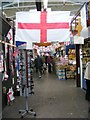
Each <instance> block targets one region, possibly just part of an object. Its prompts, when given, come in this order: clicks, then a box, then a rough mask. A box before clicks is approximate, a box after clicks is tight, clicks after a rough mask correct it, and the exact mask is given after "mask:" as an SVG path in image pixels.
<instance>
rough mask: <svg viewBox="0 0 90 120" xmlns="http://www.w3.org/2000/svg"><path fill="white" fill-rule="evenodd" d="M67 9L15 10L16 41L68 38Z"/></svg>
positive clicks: (30, 41) (44, 40) (47, 40)
mask: <svg viewBox="0 0 90 120" xmlns="http://www.w3.org/2000/svg"><path fill="white" fill-rule="evenodd" d="M69 16H70V12H69V11H53V12H17V14H16V37H15V38H16V39H15V40H16V41H26V42H27V47H28V48H30V46H29V45H30V43H32V42H52V41H66V40H67V39H68V38H69V35H70V32H69V20H70V19H69Z"/></svg>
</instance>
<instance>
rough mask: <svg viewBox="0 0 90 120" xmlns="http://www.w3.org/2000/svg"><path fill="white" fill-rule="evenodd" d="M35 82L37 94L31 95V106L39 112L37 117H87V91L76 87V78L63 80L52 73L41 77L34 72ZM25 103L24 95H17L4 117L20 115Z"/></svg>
mask: <svg viewBox="0 0 90 120" xmlns="http://www.w3.org/2000/svg"><path fill="white" fill-rule="evenodd" d="M34 84H35V86H34V91H35V94H34V95H32V96H30V97H29V106H30V107H32V108H33V109H34V111H35V112H36V113H37V116H36V118H87V116H88V113H87V109H88V107H87V101H86V100H85V98H84V97H85V93H84V92H83V90H81V89H80V88H76V87H75V80H63V81H61V80H58V78H57V77H56V75H54V74H52V73H50V74H49V73H46V74H44V75H43V77H42V78H40V79H39V77H38V75H37V74H36V73H34ZM24 104H25V103H24V99H23V97H16V100H15V102H14V103H13V105H12V106H7V107H6V108H5V110H4V112H3V117H6V118H8V117H9V118H18V117H20V115H19V114H18V110H19V109H22V108H24ZM26 117H27V118H29V117H31V116H29V115H27V116H26Z"/></svg>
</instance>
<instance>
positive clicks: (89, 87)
mask: <svg viewBox="0 0 90 120" xmlns="http://www.w3.org/2000/svg"><path fill="white" fill-rule="evenodd" d="M84 78H85V80H86V95H85V98H86V100H87V101H88V112H89V116H90V61H88V62H87V64H86V70H85V74H84Z"/></svg>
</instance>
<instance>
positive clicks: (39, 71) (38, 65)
mask: <svg viewBox="0 0 90 120" xmlns="http://www.w3.org/2000/svg"><path fill="white" fill-rule="evenodd" d="M36 66H37V69H38V73H39V77H40V78H41V76H42V66H43V61H42V58H41V57H40V56H39V55H37V58H36Z"/></svg>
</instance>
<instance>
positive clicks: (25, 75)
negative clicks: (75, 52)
mask: <svg viewBox="0 0 90 120" xmlns="http://www.w3.org/2000/svg"><path fill="white" fill-rule="evenodd" d="M19 56H20V57H19V58H20V66H19V74H20V75H19V76H20V83H21V84H20V95H21V96H24V97H25V100H26V101H25V102H26V106H25V110H19V113H21V118H23V117H24V116H25V115H26V114H27V113H29V114H32V115H33V116H36V113H35V112H33V110H32V109H30V110H29V108H28V97H29V96H30V95H32V94H34V91H33V86H34V82H33V75H32V62H31V56H30V52H29V50H25V49H21V50H20V53H19Z"/></svg>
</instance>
